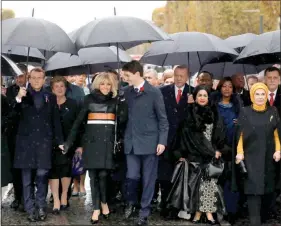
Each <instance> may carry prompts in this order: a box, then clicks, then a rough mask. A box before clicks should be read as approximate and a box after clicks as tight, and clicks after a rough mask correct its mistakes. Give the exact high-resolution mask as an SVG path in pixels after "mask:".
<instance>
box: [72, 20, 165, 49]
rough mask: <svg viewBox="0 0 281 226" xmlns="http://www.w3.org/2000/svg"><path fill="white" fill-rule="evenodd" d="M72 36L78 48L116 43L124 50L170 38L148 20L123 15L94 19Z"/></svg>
mask: <svg viewBox="0 0 281 226" xmlns="http://www.w3.org/2000/svg"><path fill="white" fill-rule="evenodd" d="M73 38H74V39H75V44H76V46H77V48H78V49H81V48H85V47H97V46H111V45H116V46H117V45H118V47H119V48H121V49H124V50H126V49H129V48H132V47H134V46H137V45H140V44H142V43H147V42H154V41H160V40H168V39H170V38H169V36H168V35H167V34H166V33H165V32H164V31H162V30H161V29H160V28H158V27H157V26H156V25H154V24H153V23H152V22H150V21H145V20H141V19H139V18H135V17H123V16H113V17H107V18H103V19H98V20H94V21H92V22H90V23H88V24H86V25H84V26H83V27H81V28H80V29H78V31H77V32H76V34H75V35H74V37H73Z"/></svg>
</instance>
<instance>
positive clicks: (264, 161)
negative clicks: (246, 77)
mask: <svg viewBox="0 0 281 226" xmlns="http://www.w3.org/2000/svg"><path fill="white" fill-rule="evenodd" d="M250 96H251V101H252V103H253V104H252V106H249V107H245V108H242V110H241V112H240V116H239V118H238V136H239V142H238V145H237V155H236V163H237V164H238V163H239V162H240V161H241V160H243V159H245V165H246V168H247V172H248V176H247V178H245V179H244V192H245V194H246V195H247V202H248V209H249V216H250V222H251V225H252V226H259V225H261V221H262V220H266V218H267V213H268V210H269V209H270V208H269V207H270V204H271V201H272V196H273V193H274V191H275V185H276V184H277V183H276V167H278V164H277V162H278V161H280V134H281V131H280V119H279V116H278V112H277V110H276V108H275V107H270V106H267V97H268V88H267V86H266V85H265V84H263V83H256V84H254V85H253V86H252V88H251V91H250ZM278 129H279V131H278Z"/></svg>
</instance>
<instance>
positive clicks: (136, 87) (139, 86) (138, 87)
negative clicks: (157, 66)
mask: <svg viewBox="0 0 281 226" xmlns="http://www.w3.org/2000/svg"><path fill="white" fill-rule="evenodd" d="M144 83H145V81H143V82H142V83H141V84H140V85H138V86H134V89H138V92H139V91H140V88H141V87H143V86H144Z"/></svg>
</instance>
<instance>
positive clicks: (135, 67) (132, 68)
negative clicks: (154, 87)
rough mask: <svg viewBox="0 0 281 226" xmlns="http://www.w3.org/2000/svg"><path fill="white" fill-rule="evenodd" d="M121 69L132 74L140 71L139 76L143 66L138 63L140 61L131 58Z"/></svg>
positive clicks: (141, 73)
mask: <svg viewBox="0 0 281 226" xmlns="http://www.w3.org/2000/svg"><path fill="white" fill-rule="evenodd" d="M122 71H129V72H131V73H133V74H135V73H137V72H139V73H140V77H143V67H142V65H141V64H140V62H138V61H136V60H132V61H131V62H129V63H126V64H125V65H124V66H123V67H122Z"/></svg>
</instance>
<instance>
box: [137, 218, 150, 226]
mask: <svg viewBox="0 0 281 226" xmlns="http://www.w3.org/2000/svg"><path fill="white" fill-rule="evenodd" d="M145 225H148V222H147V217H140V218H139V220H138V223H137V226H145Z"/></svg>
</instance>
